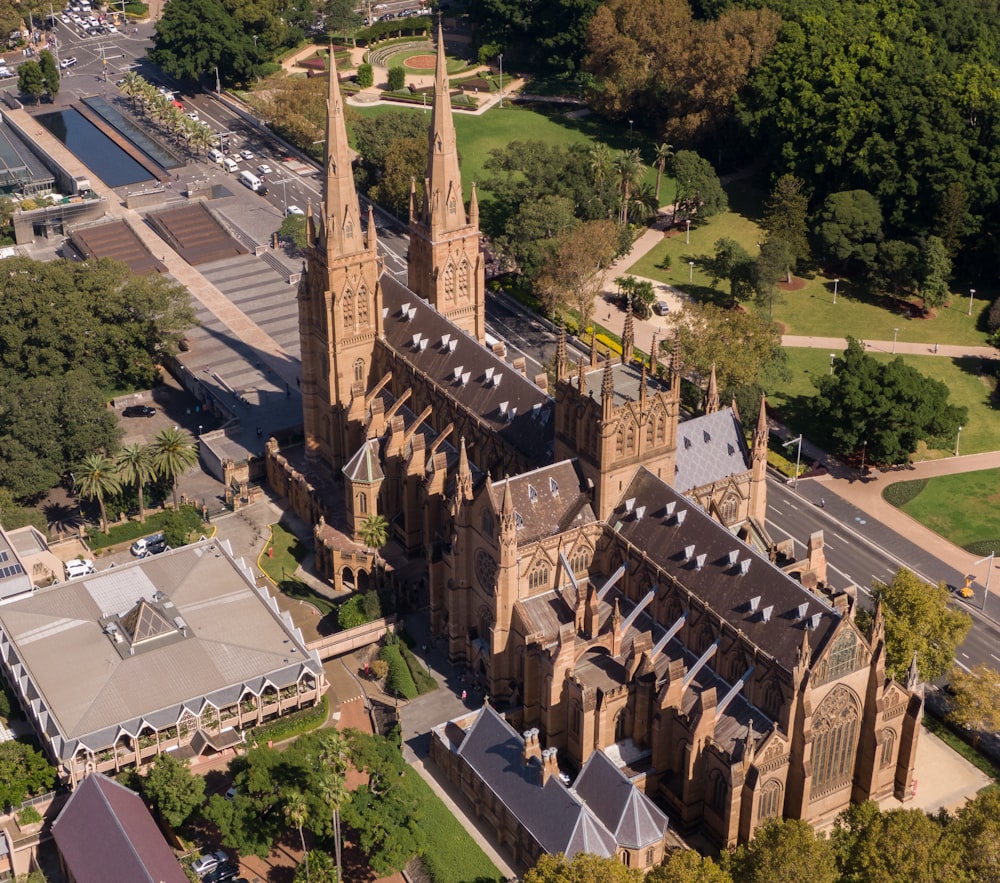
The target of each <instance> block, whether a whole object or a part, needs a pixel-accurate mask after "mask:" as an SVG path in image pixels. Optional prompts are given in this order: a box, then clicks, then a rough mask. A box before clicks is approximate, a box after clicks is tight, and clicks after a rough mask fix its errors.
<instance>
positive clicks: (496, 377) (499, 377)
mask: <svg viewBox="0 0 1000 883" xmlns="http://www.w3.org/2000/svg"><path fill="white" fill-rule="evenodd" d="M502 379H503V374H501V373H500V372H499V371H498V372H497V373H496V374H494V375H493V385H494V386H499V385H500V381H501V380H502Z"/></svg>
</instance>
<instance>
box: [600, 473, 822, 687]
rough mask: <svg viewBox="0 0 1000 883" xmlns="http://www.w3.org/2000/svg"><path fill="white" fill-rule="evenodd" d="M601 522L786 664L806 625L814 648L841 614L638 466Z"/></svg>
mask: <svg viewBox="0 0 1000 883" xmlns="http://www.w3.org/2000/svg"><path fill="white" fill-rule="evenodd" d="M682 512H683V513H684V514H683V515H682V516H681V518H680V519H678V513H682ZM608 524H609V527H610V528H611V529H612V530H614V531H616V532H617V533H618V534H620V535H621V536H622V537H623V538H624V539H626V540H628V541H629V542H630V543H632V544H633V545H634V546H635V547H636V548H638V549H641V550H642V551H644V552H645V553H646V554H648V555H649V558H650V559H651V560H652V561H653V562H654V563H655V564H657V565H659V566H660V567H661V568H663V569H664V570H665V571H666V572H667V573H669V574H671V575H672V576H674V577H675V578H676V579H677V581H678V582H679V583H680V584H681V585H682V586H684V587H685V588H687V589H688V590H689V591H690V592H692V593H693V594H694V595H696V596H697V597H699V598H701V599H703V600H704V601H705V602H707V603H708V604H709V605H710V606H711V608H712V610H714V611H715V612H717V613H718V614H719V615H720V616H721V617H722V618H724V619H725V620H727V621H728V622H729V623H731V624H732V625H733V626H734V627H735V628H737V629H739V630H741V631H742V632H743V634H744V635H745V636H746V637H747V639H748V640H749V641H751V642H752V643H754V644H756V645H757V646H758V647H760V648H761V649H762V650H764V651H765V652H766V653H768V654H769V655H771V656H773V657H774V659H775V660H776V661H777V662H778V664H780V665H782V666H784V667H785V668H786V669H788V670H791V669H792V667H793V666H794V665H795V658H796V654H797V653H798V650H799V648H800V647H801V646H802V639H803V636H804V635H805V634H806V632H807V630H808V635H809V645H810V647H811V648H812V650H813V652H814V653H817V652H819V651H821V650H822V648H823V647H824V646H825V645H826V642H827V641H828V640H829V638H830V637H831V636H832V634H833V632H834V630H835V629H836V627H837V625H838V623H839V622H840V620H841V616H840V614H839V613H837V612H836V611H835V610H834V609H833V607H831V606H830V605H829V604H828V603H826V602H825V601H824V600H823V599H821V598H819V597H818V596H816V595H814V594H813V593H811V592H810V591H808V590H807V589H806V588H805V587H804V586H802V585H800V584H799V583H797V582H795V580H793V579H792V578H791V577H789V576H787V575H786V574H784V573H782V572H781V571H780V570H778V569H777V568H775V567H774V566H773V565H772V564H771V562H770V561H768V560H767V558H766V557H764V556H762V555H761V554H760V553H758V552H757V551H755V550H753V549H751V548H750V547H748V546H746V545H745V544H744V543H742V542H741V541H740V540H738V539H736V538H735V537H734V536H733V535H732V534H731V533H730V532H729V531H728V530H726V529H725V528H724V527H723V526H722V525H720V524H719V523H718V522H717V521H715V520H713V519H712V518H711V517H710V516H709V515H707V514H706V513H705V512H704V511H703V510H702V509H701V508H699V507H698V506H696V505H694V504H693V503H692V502H691V501H690V500H688V499H687V498H686V497H684V496H682V495H681V494H679V493H677V492H676V491H675V490H673V489H672V488H670V487H668V486H667V485H666V484H664V483H663V482H662V481H661V480H660V479H659V478H657V477H656V476H655V475H653V474H652V473H651V472H649V470H647V469H646V468H645V467H641V468H640V469H639V471H638V472H637V473H636V474H635V476H634V477H633V479H632V481H631V482H630V483H629V485H628V487H627V488H626V489H625V493H624V494H622V498H621V501H620V502H619V504H618V506H617V508H616V509H615V510H614V512H612V513H611V515H610V516H609V518H608ZM689 552H690V554H688V553H689ZM744 562H749V563H744ZM813 617H815V619H814V618H813Z"/></svg>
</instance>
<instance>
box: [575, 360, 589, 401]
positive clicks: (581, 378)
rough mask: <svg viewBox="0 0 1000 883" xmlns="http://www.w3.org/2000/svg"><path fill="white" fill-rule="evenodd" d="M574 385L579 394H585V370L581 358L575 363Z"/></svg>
mask: <svg viewBox="0 0 1000 883" xmlns="http://www.w3.org/2000/svg"><path fill="white" fill-rule="evenodd" d="M576 385H577V391H578V392H579V393H580V395H581V396H585V395H586V394H587V371H586V369H585V368H584V367H583V359H580V360H579V361H578V362H577V363H576Z"/></svg>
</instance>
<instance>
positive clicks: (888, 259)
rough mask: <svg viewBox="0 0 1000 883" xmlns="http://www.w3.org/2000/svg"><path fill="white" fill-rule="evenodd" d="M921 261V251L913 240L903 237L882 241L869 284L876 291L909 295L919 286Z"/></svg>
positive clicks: (894, 294) (898, 295)
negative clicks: (908, 240)
mask: <svg viewBox="0 0 1000 883" xmlns="http://www.w3.org/2000/svg"><path fill="white" fill-rule="evenodd" d="M920 262H921V259H920V252H919V250H918V249H917V247H916V246H915V245H914V244H913V243H912V242H907V241H905V240H902V239H887V240H885V241H884V242H880V243H879V245H878V255H877V257H876V260H875V266H874V267H873V268H872V270H871V275H870V276H869V280H868V281H869V284H870V285H871V287H872V289H873V290H874V291H877V292H880V293H885V294H891V295H892V296H894V297H908V296H909V295H910V293H911V292H912V291H913V290H914V289H915V288H916V287H917V277H918V276H919V275H920V270H921V267H920Z"/></svg>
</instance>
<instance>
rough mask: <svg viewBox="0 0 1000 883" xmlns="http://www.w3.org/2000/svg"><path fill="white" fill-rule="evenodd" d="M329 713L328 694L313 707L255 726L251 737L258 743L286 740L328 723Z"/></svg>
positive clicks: (251, 731)
mask: <svg viewBox="0 0 1000 883" xmlns="http://www.w3.org/2000/svg"><path fill="white" fill-rule="evenodd" d="M329 714H330V703H329V701H328V700H327V698H326V696H324V697H323V698H322V699H321V700H320V701H319V702H318V703H317V704H316V705H314V706H312V708H303V709H302V710H301V711H293V712H292V713H291V714H286V715H285V716H284V717H279V718H277V719H276V720H273V721H268V722H267V723H266V724H261V725H260V726H259V727H253V728H252V729H251V730H250V731H249V733H250V737H251V738H252V739H254V740H255V741H256V742H257V743H258V744H261V743H263V742H268V741H272V742H284V741H285V740H286V739H291V738H292V737H293V736H301V735H302V734H303V733H309V732H311V731H312V730H317V729H319V728H320V727H321V726H323V724H324V723H326V719H327V716H328V715H329Z"/></svg>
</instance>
